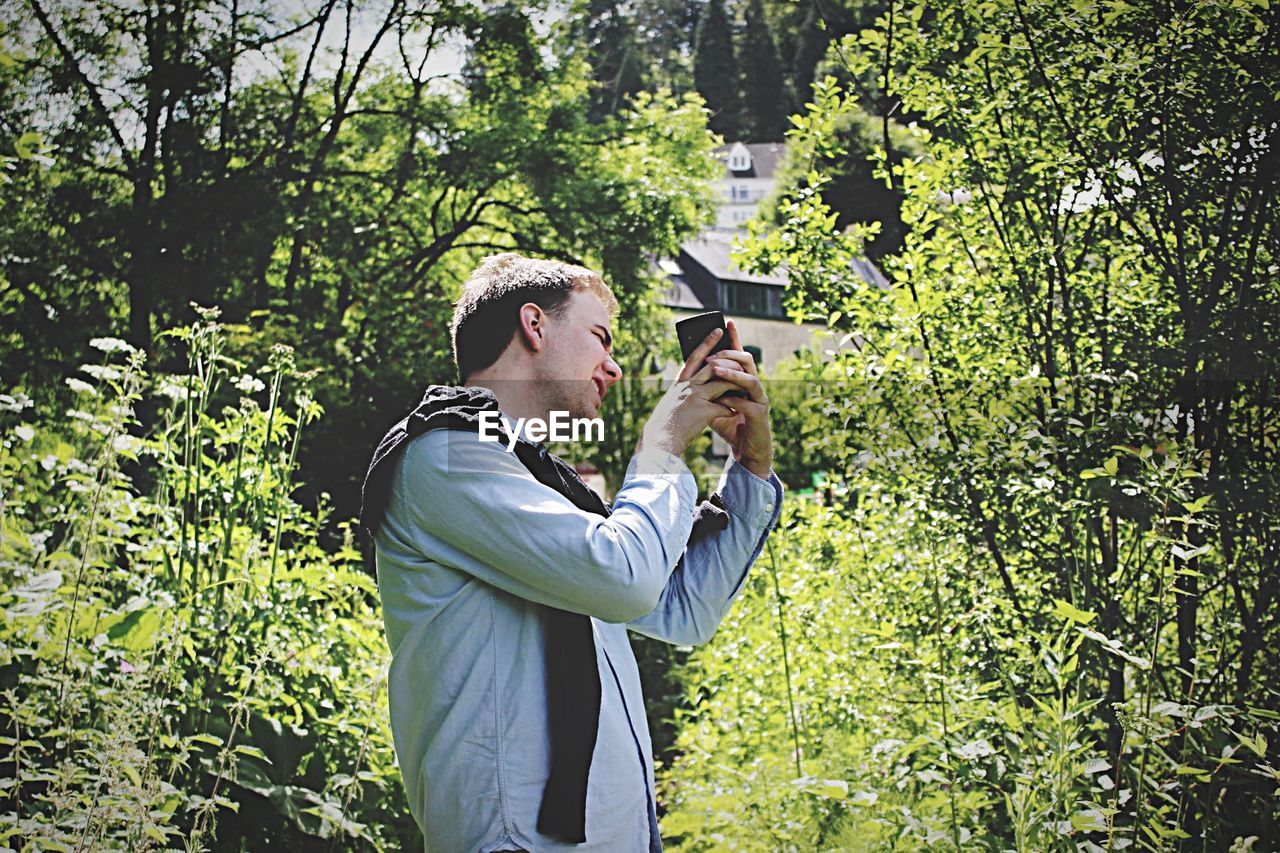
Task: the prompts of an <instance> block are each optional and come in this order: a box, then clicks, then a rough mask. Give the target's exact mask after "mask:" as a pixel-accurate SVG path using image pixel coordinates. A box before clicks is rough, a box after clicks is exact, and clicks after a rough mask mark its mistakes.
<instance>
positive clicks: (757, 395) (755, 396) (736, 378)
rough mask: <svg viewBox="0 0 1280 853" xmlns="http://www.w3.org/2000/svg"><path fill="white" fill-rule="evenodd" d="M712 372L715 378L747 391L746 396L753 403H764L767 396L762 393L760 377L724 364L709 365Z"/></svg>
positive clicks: (766, 400) (762, 387)
mask: <svg viewBox="0 0 1280 853" xmlns="http://www.w3.org/2000/svg"><path fill="white" fill-rule="evenodd" d="M710 367H711V370H712V373H713V374H714V375H715V377H716V378H717V379H722V380H725V381H727V382H731V383H732V384H733V386H734V387H737V388H741V389H742V390H744V391H746V392H747V397H748V398H749V399H750V400H751V401H752V402H755V403H759V404H760V405H766V404H768V402H769V398H768V397H766V396H765V393H764V383H762V382H761V381H760V377H759V376H756V375H755V374H753V373H748V372H746V371H745V370H737V369H735V368H732V367H728V366H727V365H725V364H713V365H710Z"/></svg>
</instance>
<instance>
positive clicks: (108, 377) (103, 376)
mask: <svg viewBox="0 0 1280 853" xmlns="http://www.w3.org/2000/svg"><path fill="white" fill-rule="evenodd" d="M80 369H81V370H83V371H84V372H85V373H87V374H89V375H90V376H92V377H93V378H94V379H97V380H98V381H99V382H114V381H116V380H117V379H119V378H120V377H122V376H124V374H123V373H121V372H120V369H119V368H117V367H112V366H111V365H109V364H82V365H80Z"/></svg>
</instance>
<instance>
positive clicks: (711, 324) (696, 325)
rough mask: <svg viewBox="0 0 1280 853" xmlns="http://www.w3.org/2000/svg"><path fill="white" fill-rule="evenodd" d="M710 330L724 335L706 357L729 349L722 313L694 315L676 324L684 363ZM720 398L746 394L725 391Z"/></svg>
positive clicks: (713, 312)
mask: <svg viewBox="0 0 1280 853" xmlns="http://www.w3.org/2000/svg"><path fill="white" fill-rule="evenodd" d="M712 329H721V330H723V331H724V334H723V335H721V336H720V340H718V341H716V345H715V346H713V347H712V348H711V352H710V353H707V354H708V355H712V354H714V353H717V352H720V350H722V349H729V330H728V329H727V328H725V325H724V312H722V311H707V312H706V313H705V314H694V315H693V316H692V317H686V318H685V319H683V320H681V321H680V322H678V323H676V337H677V338H679V339H680V355H681V357H682V358H684V360H685V361H688V360H689V356H690V355H691V354H692V353H693V351H694V350H695V349H697V348H698V344H700V343H702V342H703V341H705V340H706V339H707V335H709V334H711V330H712ZM720 396H721V397H745V396H747V392H746V391H726V392H724V393H723V394H721V395H720Z"/></svg>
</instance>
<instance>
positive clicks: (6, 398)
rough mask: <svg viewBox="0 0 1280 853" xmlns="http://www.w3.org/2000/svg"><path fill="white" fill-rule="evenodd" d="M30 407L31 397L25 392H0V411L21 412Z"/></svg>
mask: <svg viewBox="0 0 1280 853" xmlns="http://www.w3.org/2000/svg"><path fill="white" fill-rule="evenodd" d="M29 408H31V398H30V397H28V396H27V395H26V394H0V412H21V411H22V410H23V409H29Z"/></svg>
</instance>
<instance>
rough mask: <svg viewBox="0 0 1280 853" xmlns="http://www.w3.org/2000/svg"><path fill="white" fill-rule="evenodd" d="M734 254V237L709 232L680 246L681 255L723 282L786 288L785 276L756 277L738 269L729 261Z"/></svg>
mask: <svg viewBox="0 0 1280 853" xmlns="http://www.w3.org/2000/svg"><path fill="white" fill-rule="evenodd" d="M732 252H733V235H732V234H721V233H717V232H715V231H709V232H707V233H706V234H703V235H702V236H700V237H698V238H697V239H695V240H687V241H685V242H684V243H681V244H680V253H681V254H683V255H688V256H689V257H690V258H691V259H692V260H693V262H694V263H696V264H698V265H699V266H700V267H702V268H703V269H704V270H706V271H707V272H709V273H711V274H712V275H713V276H715V277H716V278H718V279H720V280H721V281H747V282H752V283H755V284H776V285H779V286H785V285H786V283H787V277H786V276H785V275H781V274H776V273H771V274H769V275H754V274H752V273H747V272H743V271H742V270H740V269H738V266H737V264H735V263H734V262H733V261H732V260H730V259H729V255H730V254H731V253H732Z"/></svg>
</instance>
